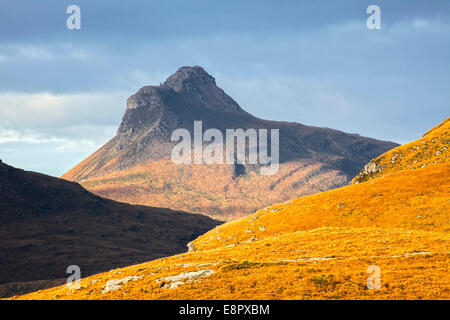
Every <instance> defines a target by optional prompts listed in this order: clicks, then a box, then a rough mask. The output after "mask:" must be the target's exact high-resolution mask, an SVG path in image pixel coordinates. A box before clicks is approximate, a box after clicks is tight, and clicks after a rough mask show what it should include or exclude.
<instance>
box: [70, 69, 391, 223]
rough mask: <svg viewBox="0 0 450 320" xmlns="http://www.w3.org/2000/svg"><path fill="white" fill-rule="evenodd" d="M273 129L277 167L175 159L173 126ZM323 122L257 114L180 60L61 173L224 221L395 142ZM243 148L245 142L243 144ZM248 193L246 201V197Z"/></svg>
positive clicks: (105, 192) (316, 184)
mask: <svg viewBox="0 0 450 320" xmlns="http://www.w3.org/2000/svg"><path fill="white" fill-rule="evenodd" d="M194 121H202V129H203V131H206V130H207V129H212V128H215V129H218V130H219V131H220V132H222V133H225V132H226V130H227V129H243V130H247V129H255V130H259V129H267V130H271V129H279V130H280V131H279V141H280V150H279V156H280V162H281V164H280V168H279V170H278V172H277V174H274V175H271V176H262V175H261V174H260V171H259V167H260V166H259V165H254V164H248V163H246V164H229V165H221V164H217V165H206V164H196V165H176V164H174V163H173V162H172V161H171V159H170V154H171V150H172V148H173V147H174V145H175V143H174V142H171V141H170V137H171V134H172V132H173V131H174V130H175V129H179V128H185V129H187V130H188V131H189V132H190V133H191V134H192V135H193V133H194V132H193V130H194V128H193V126H194ZM396 146H397V144H395V143H393V142H386V141H379V140H375V139H371V138H366V137H361V136H359V135H357V134H348V133H344V132H341V131H338V130H333V129H329V128H318V127H313V126H306V125H302V124H299V123H294V122H279V121H270V120H263V119H259V118H257V117H255V116H253V115H251V114H249V113H248V112H246V111H245V110H244V109H242V108H241V107H240V106H239V105H238V103H237V102H235V101H234V100H233V99H232V98H231V97H230V96H228V95H227V94H226V93H225V92H224V91H223V90H222V89H220V88H219V87H218V86H217V85H216V81H215V79H214V78H213V77H212V76H210V75H209V74H208V73H207V72H206V71H205V70H203V69H202V68H201V67H198V66H195V67H181V68H180V69H179V70H178V71H177V72H175V73H174V74H173V75H172V76H170V77H169V78H168V79H167V80H166V81H165V82H164V83H162V84H161V85H160V86H146V87H143V88H141V89H140V90H138V91H137V92H136V93H135V94H134V95H132V96H131V97H130V98H129V99H128V100H127V107H126V110H125V114H124V116H123V119H122V123H121V124H120V127H119V129H118V130H117V134H116V136H115V137H113V138H112V139H111V140H110V141H109V142H107V143H106V144H105V145H104V146H103V147H101V148H100V149H99V150H97V151H96V152H95V153H94V154H92V155H91V156H89V157H88V158H87V159H85V160H84V161H82V162H81V163H80V164H79V165H77V166H76V167H75V168H73V169H71V170H70V171H69V172H67V173H66V174H64V175H63V176H62V178H64V179H67V180H71V181H76V182H79V183H80V184H81V185H83V186H84V187H86V188H87V189H88V190H90V191H92V192H94V193H96V194H98V195H100V196H103V197H107V198H110V199H113V200H117V201H122V202H127V203H131V204H141V205H152V206H164V207H169V208H172V209H176V210H185V211H189V212H194V213H202V214H206V215H209V216H213V217H215V218H218V219H223V220H228V219H234V218H237V217H243V216H246V215H248V214H250V213H252V212H254V211H255V210H257V209H258V208H261V207H265V206H267V205H269V204H272V203H276V202H280V201H286V200H288V199H292V198H296V197H299V196H302V195H310V194H314V193H317V192H321V191H325V190H329V189H333V188H337V187H340V186H343V185H346V184H347V183H348V182H349V181H350V179H351V178H352V177H354V176H355V175H356V174H357V173H358V172H360V171H361V169H362V168H363V166H364V164H366V163H367V162H368V161H370V160H371V159H373V158H375V157H377V156H378V155H380V154H382V153H384V152H386V151H387V150H390V149H392V148H394V147H396ZM247 150H248V147H247ZM249 199H251V201H249Z"/></svg>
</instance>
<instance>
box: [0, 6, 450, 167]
mask: <svg viewBox="0 0 450 320" xmlns="http://www.w3.org/2000/svg"><path fill="white" fill-rule="evenodd" d="M74 3H75V4H77V5H79V6H80V7H81V10H82V29H81V30H67V29H66V28H65V19H66V18H67V16H68V15H67V14H66V13H65V10H66V8H67V6H69V5H70V4H74ZM369 4H372V3H371V2H370V1H342V2H337V1H277V2H275V1H220V2H219V1H189V2H186V1H149V2H145V3H144V2H142V1H128V2H127V3H126V5H125V4H124V3H119V2H110V1H75V2H72V1H45V2H37V1H21V0H19V1H1V2H0V128H2V129H1V130H0V158H1V159H3V160H4V161H8V162H10V164H12V165H15V166H18V167H23V168H25V169H33V170H37V171H42V172H45V173H49V174H52V175H61V174H62V173H63V172H64V171H65V170H67V169H69V168H70V167H71V166H72V165H74V164H76V163H77V162H79V161H80V160H82V159H83V158H84V157H85V156H87V155H89V154H91V153H92V152H93V151H94V150H95V149H96V148H98V147H99V146H100V145H101V144H103V143H104V142H106V141H107V139H108V138H110V137H111V136H112V135H114V131H115V129H114V128H116V127H117V125H118V124H119V123H120V119H121V117H122V113H123V111H124V109H125V101H126V99H127V97H128V96H129V95H131V94H132V93H134V92H135V91H136V90H137V89H138V88H140V87H142V86H144V85H149V84H156V85H157V84H159V82H161V81H163V80H164V79H165V78H167V76H168V75H170V74H171V73H173V72H174V71H175V70H176V69H178V67H180V66H181V65H201V66H203V67H204V68H205V69H206V70H207V71H208V72H209V73H211V74H212V75H213V76H215V78H216V81H217V83H218V85H219V86H221V87H222V88H223V89H224V90H225V91H226V92H227V93H229V94H230V95H231V96H232V97H233V98H234V99H235V100H236V101H237V102H238V103H239V104H240V105H241V106H242V107H243V108H245V109H246V110H248V111H249V112H251V113H253V114H255V115H256V116H259V117H262V118H268V119H274V120H289V121H296V122H300V123H304V124H309V125H316V126H326V127H332V128H336V129H340V130H344V131H347V132H357V133H360V134H362V135H366V136H371V137H375V138H380V139H386V140H393V141H396V142H400V143H403V142H407V141H410V140H413V139H416V138H418V137H419V136H420V135H421V134H422V133H424V132H425V131H427V130H428V129H429V128H431V127H432V126H434V125H435V124H437V123H438V122H440V121H442V120H443V119H444V118H446V117H447V116H449V114H448V110H449V107H448V101H450V90H448V84H449V82H450V81H449V80H450V68H449V63H448V61H450V2H449V1H432V2H430V1H407V2H406V1H377V4H378V5H379V6H380V7H381V10H382V29H381V30H376V31H369V30H367V28H365V22H366V21H365V19H366V18H367V14H366V13H365V10H366V8H367V6H368V5H369ZM75 128H78V129H75ZM80 128H83V129H80ZM12 133H14V134H12ZM8 135H9V140H6V137H7V136H8ZM13 136H16V137H22V138H21V140H20V139H19V140H17V139H16V140H15V142H14V141H12V140H11V139H12V138H11V137H13ZM30 136H32V137H34V139H38V138H39V139H41V143H39V144H37V143H33V141H34V140H30V138H27V139H25V138H23V137H30ZM36 137H38V138H36ZM2 138H3V140H2ZM39 139H38V140H39ZM52 139H53V140H52ZM2 141H3V142H2ZM34 142H36V141H34ZM39 148H42V149H41V150H44V149H45V151H44V152H39ZM50 164H51V165H50Z"/></svg>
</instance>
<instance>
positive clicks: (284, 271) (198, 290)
mask: <svg viewBox="0 0 450 320" xmlns="http://www.w3.org/2000/svg"><path fill="white" fill-rule="evenodd" d="M449 130H450V122H449V121H448V119H447V120H446V121H445V122H444V123H443V124H442V125H441V126H438V127H436V128H435V129H434V130H432V131H430V132H429V133H428V134H427V135H426V136H425V137H424V138H425V139H428V138H430V137H434V138H431V140H430V142H429V143H439V144H440V145H439V146H438V150H441V153H437V151H436V152H435V150H434V149H433V154H434V155H433V157H435V158H434V159H433V160H429V159H430V158H431V156H430V155H429V154H428V153H427V152H422V155H423V157H416V158H415V159H414V160H417V162H420V161H426V164H427V165H425V166H423V164H422V165H420V166H417V167H416V166H412V165H411V166H409V165H410V162H409V161H404V162H402V163H404V164H403V165H402V166H396V169H395V170H394V169H390V171H384V173H383V174H382V175H379V176H375V175H374V176H372V177H370V178H371V179H368V181H366V182H361V183H357V184H352V185H349V186H346V187H343V188H339V189H335V190H331V191H327V192H323V193H319V194H315V195H310V196H306V197H302V198H299V199H295V200H292V201H288V202H284V203H280V204H277V205H273V206H271V207H268V208H265V209H262V210H259V211H257V212H256V213H254V214H253V215H251V216H249V217H246V218H243V219H240V220H237V221H232V222H229V223H226V224H224V225H221V226H219V227H216V228H215V229H213V230H211V231H209V232H207V233H206V234H204V235H202V236H201V237H199V238H197V239H196V240H195V241H193V242H192V243H191V244H190V248H191V252H188V253H184V254H180V255H176V256H172V257H168V258H163V259H158V260H154V261H151V262H147V263H144V264H139V265H135V266H130V267H127V268H122V269H115V270H111V271H109V272H106V273H102V274H99V275H95V276H92V277H89V278H85V279H82V281H81V285H80V287H79V288H70V287H67V286H61V287H57V288H53V289H48V290H43V291H38V292H35V293H31V294H28V295H25V296H20V297H15V298H14V299H450V275H449V274H448V266H449V263H450V234H449V231H450V214H449V206H450V197H449V194H450V180H449V173H450V161H448V160H449V157H448V148H449V144H448V140H446V139H447V138H442V137H448V134H449ZM432 140H434V141H435V142H432ZM436 141H438V142H436ZM416 143H418V145H421V140H418V141H416ZM422 145H423V144H422ZM444 147H445V148H444ZM405 148H406V149H405ZM429 149H431V147H430V146H429V147H428V148H427V149H426V150H429ZM406 150H410V149H409V145H405V146H401V147H399V148H397V150H396V149H394V150H392V151H390V152H391V153H390V154H389V156H387V157H388V158H389V157H391V154H395V153H396V152H397V153H402V154H403V156H402V157H403V158H406V157H407V155H406V154H407V152H406ZM416 151H417V150H416ZM408 152H409V151H408ZM408 157H409V156H408ZM380 158H382V159H384V158H383V156H382V157H380ZM391 158H392V157H391ZM442 159H443V160H442ZM414 160H412V161H413V162H414ZM441 160H442V161H441ZM394 162H395V161H394ZM380 163H381V162H380ZM391 163H392V160H391ZM384 168H388V166H386V167H384ZM371 265H375V266H378V267H379V268H380V284H381V286H380V288H379V289H373V290H369V289H368V287H367V285H366V283H367V279H368V277H369V276H370V274H369V273H367V270H368V267H369V266H371Z"/></svg>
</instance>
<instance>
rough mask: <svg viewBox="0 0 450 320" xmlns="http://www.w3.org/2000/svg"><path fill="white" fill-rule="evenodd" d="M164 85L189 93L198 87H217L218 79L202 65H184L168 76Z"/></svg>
mask: <svg viewBox="0 0 450 320" xmlns="http://www.w3.org/2000/svg"><path fill="white" fill-rule="evenodd" d="M162 86H163V87H168V88H171V89H173V90H175V91H176V92H184V93H189V92H190V91H192V90H193V89H194V90H195V88H198V87H203V86H206V87H215V86H216V80H215V79H214V77H212V76H211V75H210V74H208V73H207V72H206V71H205V69H203V68H202V67H200V66H193V67H189V66H184V67H181V68H179V69H178V70H177V71H176V72H175V73H174V74H172V75H171V76H170V77H169V78H167V80H166V81H165V82H164V83H163V85H162Z"/></svg>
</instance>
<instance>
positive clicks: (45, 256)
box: [0, 162, 219, 295]
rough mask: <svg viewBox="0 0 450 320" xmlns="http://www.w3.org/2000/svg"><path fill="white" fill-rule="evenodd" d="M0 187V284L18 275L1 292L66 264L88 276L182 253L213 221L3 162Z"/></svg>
mask: <svg viewBox="0 0 450 320" xmlns="http://www.w3.org/2000/svg"><path fill="white" fill-rule="evenodd" d="M0 190H1V192H0V284H6V283H12V282H22V284H13V285H9V286H5V285H3V286H0V293H1V294H2V295H7V294H10V293H11V292H14V291H15V290H19V292H20V291H21V290H22V289H23V288H25V291H26V288H29V290H32V288H42V286H44V287H45V285H43V284H42V282H41V284H40V285H38V284H37V283H28V284H25V283H23V282H30V281H36V280H54V279H61V278H67V277H68V276H69V275H68V274H66V269H67V267H68V266H69V265H78V266H80V268H81V272H82V275H83V276H87V275H91V274H94V273H98V272H102V271H106V270H109V269H111V268H117V267H123V266H126V265H129V264H135V263H138V262H143V261H148V260H152V259H156V258H161V257H164V256H168V255H172V254H176V253H181V252H184V251H186V244H187V243H188V242H189V241H190V240H193V239H195V238H196V237H197V236H199V235H200V234H202V233H204V232H206V231H207V230H209V229H211V228H213V227H214V226H216V225H217V224H218V223H219V222H217V221H215V220H212V219H210V218H208V217H205V216H202V215H193V214H189V213H184V212H176V211H172V210H169V209H162V208H151V207H144V206H132V205H128V204H124V203H119V202H115V201H112V200H108V199H103V198H101V197H99V196H96V195H94V194H92V193H90V192H88V191H86V190H85V189H84V188H82V187H81V186H80V185H79V184H77V183H74V182H69V181H65V180H62V179H58V178H53V177H49V176H46V175H43V174H39V173H35V172H27V171H23V170H20V169H16V168H13V167H11V166H8V165H6V164H4V163H2V162H0ZM52 283H53V285H55V284H54V281H50V282H49V284H52ZM21 288H22V289H21ZM29 290H28V291H29Z"/></svg>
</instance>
